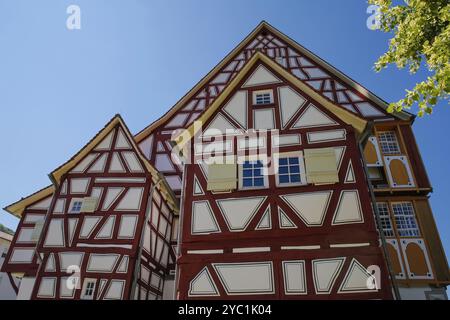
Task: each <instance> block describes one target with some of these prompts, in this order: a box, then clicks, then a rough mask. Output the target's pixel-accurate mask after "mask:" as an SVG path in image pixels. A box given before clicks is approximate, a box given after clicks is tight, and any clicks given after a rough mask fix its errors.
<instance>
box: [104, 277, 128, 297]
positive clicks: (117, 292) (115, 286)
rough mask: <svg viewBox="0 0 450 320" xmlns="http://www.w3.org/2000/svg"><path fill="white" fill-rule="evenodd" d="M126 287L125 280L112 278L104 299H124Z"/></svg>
mask: <svg viewBox="0 0 450 320" xmlns="http://www.w3.org/2000/svg"><path fill="white" fill-rule="evenodd" d="M124 287H125V280H111V283H110V284H109V287H108V289H107V291H106V293H105V296H104V298H103V299H105V300H119V299H122V296H123V290H124Z"/></svg>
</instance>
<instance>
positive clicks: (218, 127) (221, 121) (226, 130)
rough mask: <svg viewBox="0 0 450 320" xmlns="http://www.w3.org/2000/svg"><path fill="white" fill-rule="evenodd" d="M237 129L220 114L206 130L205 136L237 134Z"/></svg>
mask: <svg viewBox="0 0 450 320" xmlns="http://www.w3.org/2000/svg"><path fill="white" fill-rule="evenodd" d="M236 129H237V128H236V127H235V126H234V125H233V124H231V122H230V121H228V120H227V119H226V118H225V117H224V116H223V115H221V114H220V113H219V114H217V115H216V117H215V118H214V119H213V120H212V121H211V122H210V124H209V125H208V127H207V128H206V130H205V131H204V132H203V136H205V137H206V136H216V135H222V134H235V133H236Z"/></svg>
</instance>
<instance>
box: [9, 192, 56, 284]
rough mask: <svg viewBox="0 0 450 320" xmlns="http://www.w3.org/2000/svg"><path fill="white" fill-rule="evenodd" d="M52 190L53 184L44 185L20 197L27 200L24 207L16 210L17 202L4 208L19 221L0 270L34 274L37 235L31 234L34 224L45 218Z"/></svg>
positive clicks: (25, 274) (27, 274) (31, 275)
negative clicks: (44, 186) (24, 196)
mask: <svg viewBox="0 0 450 320" xmlns="http://www.w3.org/2000/svg"><path fill="white" fill-rule="evenodd" d="M53 192H54V187H53V186H49V187H46V188H44V189H42V190H39V191H38V192H36V193H34V194H32V195H30V196H28V197H27V198H26V199H22V200H21V202H23V201H26V202H27V204H26V206H25V207H24V208H22V209H20V210H17V203H14V204H12V205H10V206H9V207H8V208H6V209H7V210H10V212H12V213H13V214H14V215H15V216H16V217H18V218H19V219H20V221H19V224H18V226H17V229H16V232H15V234H14V238H13V240H12V242H11V246H10V248H11V250H9V251H8V253H7V255H6V258H5V262H4V264H3V266H2V270H1V271H2V272H8V273H15V274H20V275H23V276H25V277H34V276H35V275H36V271H37V269H38V263H37V257H36V256H35V250H36V243H37V240H38V235H35V236H33V233H34V230H35V228H36V226H37V225H39V224H41V223H42V222H43V221H44V220H45V215H46V213H47V211H48V208H49V206H50V203H51V200H52V195H53Z"/></svg>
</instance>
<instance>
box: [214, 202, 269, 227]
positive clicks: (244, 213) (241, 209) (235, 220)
mask: <svg viewBox="0 0 450 320" xmlns="http://www.w3.org/2000/svg"><path fill="white" fill-rule="evenodd" d="M264 200H266V197H251V198H240V199H224V200H217V205H218V206H219V208H220V211H221V212H222V215H223V217H224V218H225V221H226V222H227V225H228V228H229V229H230V231H244V230H245V229H246V228H247V226H248V224H249V223H250V221H251V220H252V219H253V217H254V216H255V214H256V212H257V211H258V209H259V208H260V207H261V204H262V203H263V202H264Z"/></svg>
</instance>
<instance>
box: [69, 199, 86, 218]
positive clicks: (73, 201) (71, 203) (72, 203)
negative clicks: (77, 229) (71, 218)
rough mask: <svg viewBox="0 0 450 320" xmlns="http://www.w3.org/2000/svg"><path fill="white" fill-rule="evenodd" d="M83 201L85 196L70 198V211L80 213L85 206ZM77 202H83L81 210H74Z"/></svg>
mask: <svg viewBox="0 0 450 320" xmlns="http://www.w3.org/2000/svg"><path fill="white" fill-rule="evenodd" d="M83 201H84V198H72V200H70V206H69V210H68V212H69V213H72V214H80V213H81V212H82V211H81V208H82V207H83ZM75 202H81V206H80V211H73V210H72V209H73V205H74V204H75Z"/></svg>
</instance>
